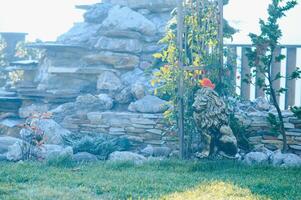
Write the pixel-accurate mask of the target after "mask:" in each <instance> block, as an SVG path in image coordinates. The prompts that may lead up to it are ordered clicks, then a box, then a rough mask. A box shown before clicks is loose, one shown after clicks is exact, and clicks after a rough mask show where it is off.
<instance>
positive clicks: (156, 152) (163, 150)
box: [141, 145, 172, 157]
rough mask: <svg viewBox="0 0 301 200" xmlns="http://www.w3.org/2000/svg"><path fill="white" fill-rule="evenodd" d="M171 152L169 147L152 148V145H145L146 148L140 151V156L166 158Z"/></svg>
mask: <svg viewBox="0 0 301 200" xmlns="http://www.w3.org/2000/svg"><path fill="white" fill-rule="evenodd" d="M171 151H172V150H171V149H170V148H169V147H153V146H152V145H147V147H145V148H144V149H142V150H141V154H142V155H144V156H153V157H168V156H169V155H170V154H171Z"/></svg>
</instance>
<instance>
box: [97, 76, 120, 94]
mask: <svg viewBox="0 0 301 200" xmlns="http://www.w3.org/2000/svg"><path fill="white" fill-rule="evenodd" d="M121 87H122V83H121V80H120V79H119V77H118V76H116V75H115V73H113V72H108V71H107V72H103V73H102V74H101V75H99V77H98V81H97V89H98V90H107V91H112V92H115V91H118V90H120V89H121Z"/></svg>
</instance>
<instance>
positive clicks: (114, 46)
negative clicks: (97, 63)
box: [95, 36, 142, 54]
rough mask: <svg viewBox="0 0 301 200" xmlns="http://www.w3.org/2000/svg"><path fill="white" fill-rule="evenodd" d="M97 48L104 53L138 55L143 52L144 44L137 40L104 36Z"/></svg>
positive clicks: (98, 42)
mask: <svg viewBox="0 0 301 200" xmlns="http://www.w3.org/2000/svg"><path fill="white" fill-rule="evenodd" d="M95 48H96V49H98V50H103V51H113V52H120V53H131V54H138V53H140V52H141V51H142V44H141V42H140V41H139V40H137V39H129V38H109V37H105V36H102V37H100V38H99V40H98V41H97V43H96V45H95Z"/></svg>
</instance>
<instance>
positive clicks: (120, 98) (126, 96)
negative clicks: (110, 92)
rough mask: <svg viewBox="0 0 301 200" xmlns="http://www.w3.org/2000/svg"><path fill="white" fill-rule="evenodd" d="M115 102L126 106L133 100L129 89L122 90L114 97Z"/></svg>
mask: <svg viewBox="0 0 301 200" xmlns="http://www.w3.org/2000/svg"><path fill="white" fill-rule="evenodd" d="M115 100H116V101H117V102H118V103H120V104H127V103H130V102H131V101H132V100H133V95H132V93H131V89H130V88H129V87H126V88H124V89H123V90H121V91H120V92H118V93H117V94H116V95H115Z"/></svg>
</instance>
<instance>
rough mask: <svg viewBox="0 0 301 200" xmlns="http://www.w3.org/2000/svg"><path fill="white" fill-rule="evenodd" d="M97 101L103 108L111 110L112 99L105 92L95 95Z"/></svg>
mask: <svg viewBox="0 0 301 200" xmlns="http://www.w3.org/2000/svg"><path fill="white" fill-rule="evenodd" d="M97 97H98V101H99V102H100V104H102V105H103V109H104V110H111V109H112V108H113V99H112V98H111V97H109V95H107V94H99V95H97Z"/></svg>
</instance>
